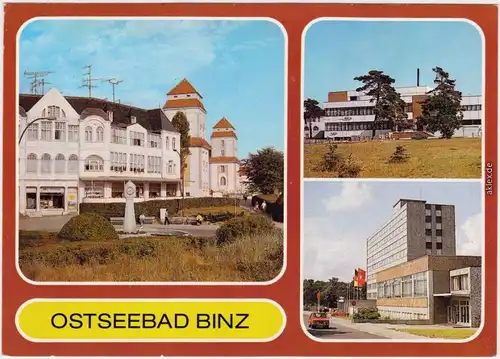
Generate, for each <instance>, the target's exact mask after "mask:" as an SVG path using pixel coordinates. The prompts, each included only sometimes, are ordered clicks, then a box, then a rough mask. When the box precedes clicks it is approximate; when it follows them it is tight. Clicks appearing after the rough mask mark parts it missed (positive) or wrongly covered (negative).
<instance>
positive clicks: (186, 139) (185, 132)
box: [172, 111, 191, 194]
mask: <svg viewBox="0 0 500 359" xmlns="http://www.w3.org/2000/svg"><path fill="white" fill-rule="evenodd" d="M172 125H173V126H174V127H175V129H176V130H177V131H178V132H179V133H180V135H181V143H180V157H181V181H182V183H183V186H184V173H185V171H186V167H187V157H188V156H189V154H190V152H189V145H190V142H191V136H189V121H188V120H187V118H186V115H185V114H184V112H181V111H178V112H177V113H176V114H175V115H174V118H173V119H172ZM183 192H184V190H183ZM183 194H184V193H183Z"/></svg>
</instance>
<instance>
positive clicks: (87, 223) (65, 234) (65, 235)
mask: <svg viewBox="0 0 500 359" xmlns="http://www.w3.org/2000/svg"><path fill="white" fill-rule="evenodd" d="M57 237H59V238H60V239H68V240H71V241H85V240H86V241H106V240H114V239H118V233H117V232H116V230H115V228H114V227H113V225H112V224H111V223H110V222H109V221H108V220H107V219H106V218H104V217H103V216H100V215H98V214H96V213H83V214H80V215H78V216H75V217H73V218H71V219H70V220H69V221H68V222H67V223H66V224H65V225H64V226H63V227H62V228H61V230H60V231H59V233H58V234H57Z"/></svg>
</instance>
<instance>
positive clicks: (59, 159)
mask: <svg viewBox="0 0 500 359" xmlns="http://www.w3.org/2000/svg"><path fill="white" fill-rule="evenodd" d="M65 165H66V161H65V158H64V155H63V154H62V153H59V154H58V155H57V156H56V173H64V172H65V168H64V167H65Z"/></svg>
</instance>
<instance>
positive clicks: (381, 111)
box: [354, 70, 408, 138]
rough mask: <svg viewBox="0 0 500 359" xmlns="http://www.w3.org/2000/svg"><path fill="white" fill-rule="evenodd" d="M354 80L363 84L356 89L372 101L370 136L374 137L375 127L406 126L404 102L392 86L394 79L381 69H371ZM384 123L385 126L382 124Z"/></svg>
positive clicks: (400, 127)
mask: <svg viewBox="0 0 500 359" xmlns="http://www.w3.org/2000/svg"><path fill="white" fill-rule="evenodd" d="M354 80H356V81H360V82H362V83H363V86H361V87H359V88H357V89H356V91H358V92H363V93H365V94H366V95H367V96H370V97H371V100H370V102H374V103H375V106H374V108H373V113H374V115H375V119H374V121H373V128H372V138H374V137H375V133H376V130H377V129H383V128H384V127H389V128H391V129H393V128H394V127H396V129H398V130H401V129H404V128H406V127H408V124H407V118H408V116H407V114H406V111H405V102H404V101H403V99H402V98H401V96H400V94H399V93H398V92H397V91H396V89H395V88H394V82H395V80H394V79H393V78H392V77H390V76H389V75H386V74H384V72H383V71H379V70H371V71H369V72H368V74H367V75H363V76H358V77H355V78H354ZM384 124H385V125H386V126H384Z"/></svg>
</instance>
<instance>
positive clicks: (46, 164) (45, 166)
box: [42, 153, 52, 173]
mask: <svg viewBox="0 0 500 359" xmlns="http://www.w3.org/2000/svg"><path fill="white" fill-rule="evenodd" d="M51 172H52V159H51V158H50V155H49V154H48V153H44V154H43V155H42V173H51Z"/></svg>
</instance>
